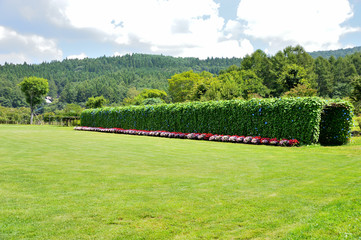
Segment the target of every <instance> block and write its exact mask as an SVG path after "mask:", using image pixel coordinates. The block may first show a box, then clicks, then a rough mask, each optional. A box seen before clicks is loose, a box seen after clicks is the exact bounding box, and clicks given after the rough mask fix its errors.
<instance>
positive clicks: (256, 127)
mask: <svg viewBox="0 0 361 240" xmlns="http://www.w3.org/2000/svg"><path fill="white" fill-rule="evenodd" d="M336 102H337V101H330V102H327V101H326V100H322V99H320V98H316V97H313V98H277V99H276V98H272V99H252V100H249V101H244V100H231V101H211V102H190V103H179V104H163V105H148V106H130V107H118V108H101V109H88V110H85V111H83V112H82V115H81V125H82V126H88V127H104V128H123V129H139V130H165V131H170V132H184V133H190V132H194V133H200V132H202V133H213V134H227V135H250V136H262V137H269V138H275V137H276V138H279V139H282V138H287V139H293V138H295V139H297V140H298V141H300V142H301V143H303V144H312V143H317V142H319V138H320V133H321V136H322V139H328V140H330V139H336V138H334V134H337V136H338V137H337V141H335V144H342V143H346V142H347V138H348V137H349V136H350V126H351V125H350V124H351V122H352V121H351V120H350V121H349V120H347V124H348V125H347V124H346V123H345V122H344V121H345V119H346V118H342V119H341V118H340V119H334V118H333V117H331V119H330V118H329V117H328V116H329V115H328V114H329V113H330V111H329V109H333V108H335V110H334V111H336V112H339V111H340V112H342V113H345V112H346V113H347V116H351V114H352V111H351V110H352V108H351V107H350V106H351V105H350V104H349V103H347V102H337V103H336ZM333 106H337V107H333ZM343 116H346V115H343ZM321 117H322V118H323V119H322V121H321ZM330 120H332V121H330ZM321 122H322V127H324V128H323V129H324V130H322V131H320V127H321V126H320V123H321ZM329 122H331V124H330V123H329ZM339 122H342V124H341V123H339ZM349 123H350V124H349ZM346 125H347V126H346ZM330 126H335V128H336V129H337V130H336V129H334V130H332V131H330V130H327V129H329V128H330ZM341 129H342V130H341ZM335 136H336V135H335ZM339 136H342V137H339ZM340 140H341V142H340ZM336 142H337V143H336ZM327 144H329V143H327Z"/></svg>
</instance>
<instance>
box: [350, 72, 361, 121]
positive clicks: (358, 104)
mask: <svg viewBox="0 0 361 240" xmlns="http://www.w3.org/2000/svg"><path fill="white" fill-rule="evenodd" d="M352 87H353V89H352V91H351V95H350V98H351V100H352V103H353V105H354V106H355V110H356V113H357V114H359V113H360V110H361V76H357V77H355V78H354V79H353V81H352ZM360 127H361V126H360Z"/></svg>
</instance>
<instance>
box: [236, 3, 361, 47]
mask: <svg viewBox="0 0 361 240" xmlns="http://www.w3.org/2000/svg"><path fill="white" fill-rule="evenodd" d="M237 15H238V18H239V19H240V20H244V21H246V22H247V25H246V29H245V31H244V33H245V34H246V35H248V36H251V37H253V38H256V39H257V38H258V39H263V40H264V41H265V42H270V43H271V44H269V48H270V49H275V48H276V47H280V45H283V47H284V46H285V45H289V44H300V45H302V46H303V47H305V49H306V50H307V51H313V50H321V49H335V48H339V47H342V46H341V44H340V41H339V40H340V37H341V36H342V35H344V34H346V33H349V32H352V31H359V30H360V29H354V28H349V27H344V26H342V25H341V24H342V23H344V22H345V21H346V20H348V19H349V18H351V17H352V16H353V12H352V8H351V6H350V3H349V1H347V0H332V1H329V0H273V1H270V0H241V2H240V4H239V7H238V12H237Z"/></svg>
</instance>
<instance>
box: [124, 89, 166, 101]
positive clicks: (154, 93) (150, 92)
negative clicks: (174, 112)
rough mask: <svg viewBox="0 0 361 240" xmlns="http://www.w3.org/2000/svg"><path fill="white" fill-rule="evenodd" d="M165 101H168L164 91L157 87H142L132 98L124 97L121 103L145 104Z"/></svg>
mask: <svg viewBox="0 0 361 240" xmlns="http://www.w3.org/2000/svg"><path fill="white" fill-rule="evenodd" d="M148 99H150V100H148ZM166 101H168V95H167V93H166V92H165V91H163V90H159V89H143V91H141V92H140V93H139V94H137V95H135V96H134V97H133V98H125V99H124V100H123V103H124V104H125V105H147V104H159V103H165V102H166Z"/></svg>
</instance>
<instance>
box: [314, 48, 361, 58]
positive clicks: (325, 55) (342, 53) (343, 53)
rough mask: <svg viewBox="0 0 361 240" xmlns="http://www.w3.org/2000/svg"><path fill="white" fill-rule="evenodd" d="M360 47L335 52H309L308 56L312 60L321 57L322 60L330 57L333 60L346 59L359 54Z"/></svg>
mask: <svg viewBox="0 0 361 240" xmlns="http://www.w3.org/2000/svg"><path fill="white" fill-rule="evenodd" d="M360 52H361V47H353V48H345V49H337V50H327V51H315V52H310V53H309V54H310V55H311V56H312V57H313V58H317V57H322V58H327V59H328V58H330V57H331V56H333V57H335V58H339V57H346V56H347V55H352V54H355V53H360Z"/></svg>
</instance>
